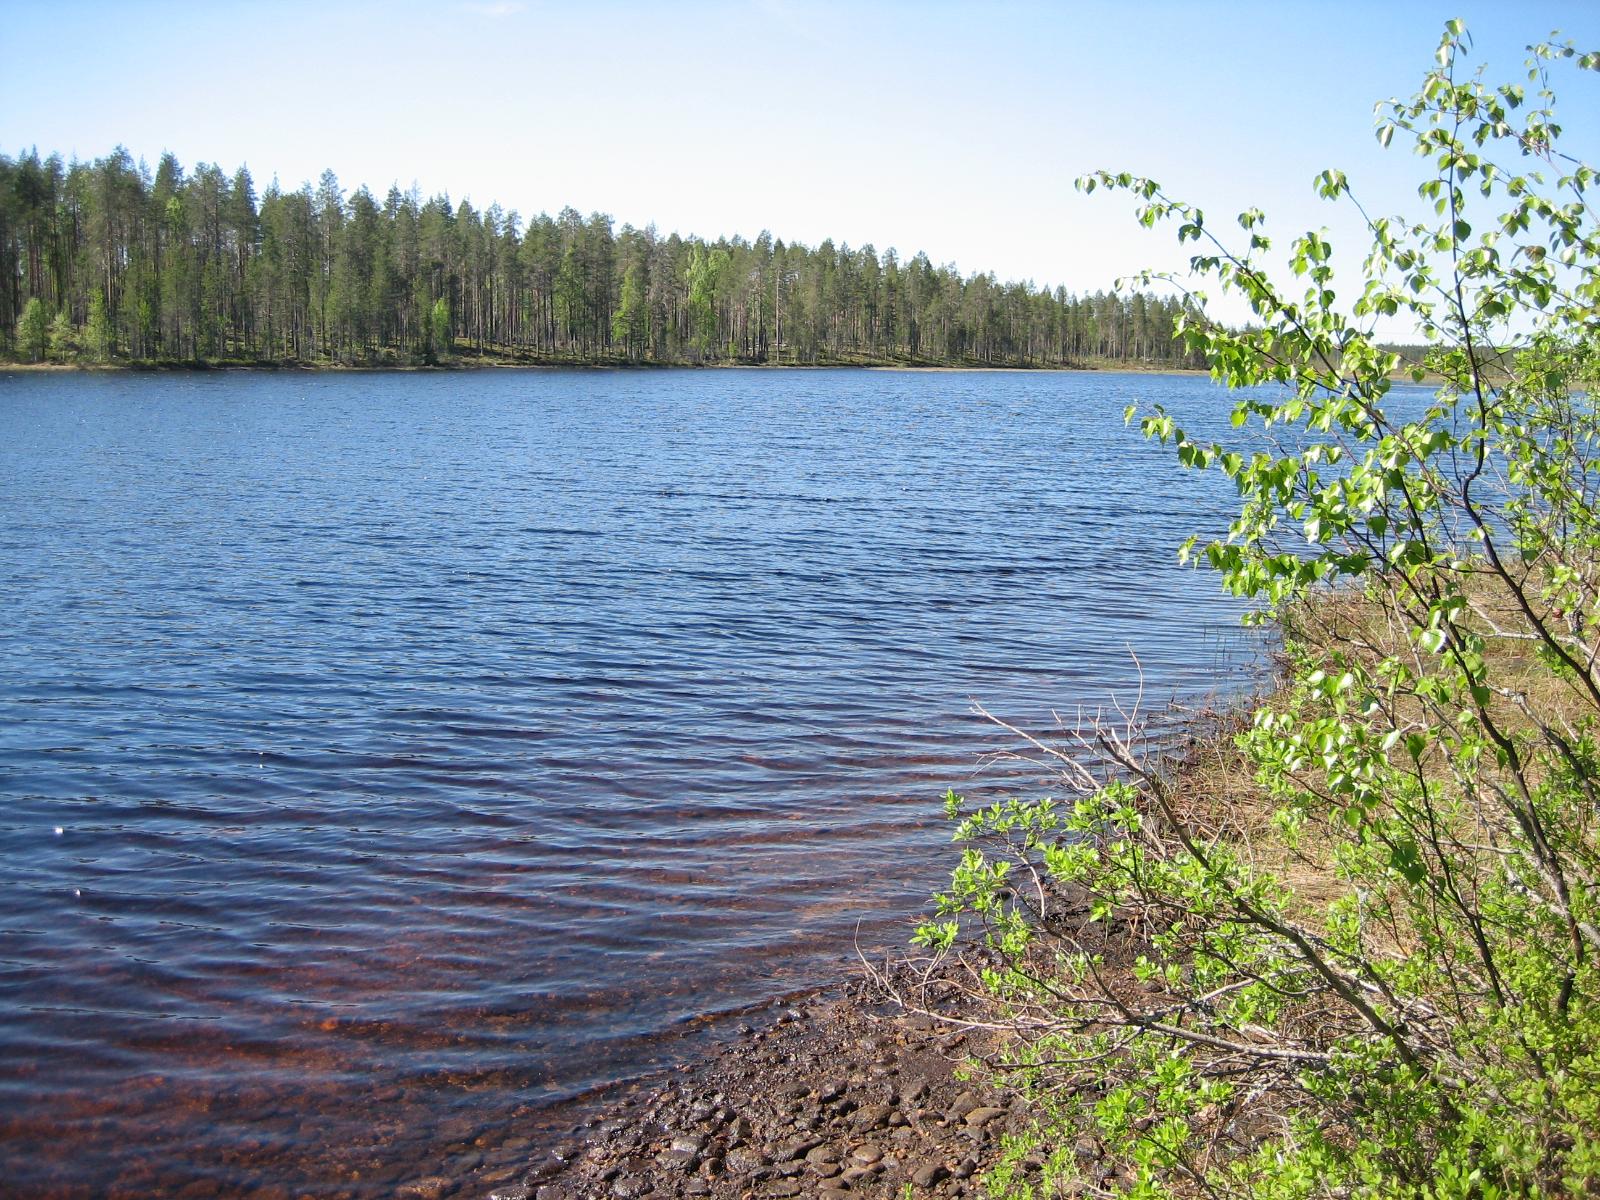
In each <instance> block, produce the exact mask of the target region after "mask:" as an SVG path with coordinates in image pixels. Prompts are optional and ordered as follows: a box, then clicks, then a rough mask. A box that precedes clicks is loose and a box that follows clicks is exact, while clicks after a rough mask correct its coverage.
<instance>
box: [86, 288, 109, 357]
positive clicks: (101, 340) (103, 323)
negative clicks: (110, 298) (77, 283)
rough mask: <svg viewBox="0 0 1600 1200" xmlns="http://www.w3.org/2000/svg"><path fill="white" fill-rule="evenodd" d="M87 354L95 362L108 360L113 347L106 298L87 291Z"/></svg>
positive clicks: (100, 294) (96, 292)
mask: <svg viewBox="0 0 1600 1200" xmlns="http://www.w3.org/2000/svg"><path fill="white" fill-rule="evenodd" d="M88 343H89V356H90V358H91V359H92V360H93V361H95V362H100V363H103V362H109V361H110V360H111V353H112V350H113V348H114V339H113V334H112V330H111V317H110V314H109V313H108V312H107V310H106V298H105V296H104V295H103V294H102V293H101V292H99V291H94V292H91V293H89V327H88Z"/></svg>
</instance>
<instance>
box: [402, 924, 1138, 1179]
mask: <svg viewBox="0 0 1600 1200" xmlns="http://www.w3.org/2000/svg"><path fill="white" fill-rule="evenodd" d="M1072 907H1073V908H1074V909H1076V910H1077V911H1079V912H1081V913H1082V926H1081V928H1082V931H1083V934H1084V936H1085V938H1086V939H1093V940H1094V941H1095V942H1096V943H1097V944H1098V945H1099V947H1100V948H1101V949H1102V951H1103V952H1104V955H1105V961H1106V965H1107V968H1108V969H1110V970H1119V969H1120V968H1121V967H1124V966H1125V965H1126V963H1127V962H1128V961H1129V951H1130V950H1131V949H1132V947H1133V943H1134V941H1135V940H1136V939H1134V938H1133V937H1131V936H1129V935H1130V931H1127V930H1120V931H1119V930H1118V928H1117V925H1118V923H1117V922H1115V921H1113V922H1110V923H1100V924H1095V925H1090V924H1089V923H1088V913H1087V906H1084V905H1079V904H1073V905H1072ZM872 975H873V976H874V977H872V978H869V977H868V972H866V971H859V970H858V971H857V972H856V973H855V975H854V976H853V977H851V978H850V979H848V980H846V981H843V982H841V983H839V984H837V985H835V986H833V987H830V988H827V989H824V990H821V991H818V992H815V993H811V994H809V995H807V996H805V997H803V998H801V999H799V1000H795V1001H792V1002H790V1003H786V1004H780V1005H773V1006H771V1007H769V1008H766V1009H764V1010H761V1011H760V1012H759V1013H755V1014H751V1015H749V1016H748V1017H747V1018H746V1020H745V1022H744V1023H743V1024H741V1025H740V1026H739V1027H738V1028H737V1030H736V1033H735V1036H734V1038H733V1039H732V1040H731V1041H730V1042H729V1043H728V1044H727V1045H725V1047H724V1048H723V1049H722V1050H721V1051H720V1052H719V1053H716V1054H714V1055H711V1056H708V1057H705V1058H702V1059H700V1060H697V1061H693V1062H690V1063H688V1064H686V1065H684V1066H682V1067H680V1068H678V1069H676V1070H674V1071H672V1072H669V1073H667V1074H666V1075H658V1076H655V1077H652V1078H648V1079H645V1080H641V1081H637V1082H633V1083H629V1084H625V1085H620V1086H619V1087H618V1088H616V1089H615V1090H613V1091H612V1092H611V1093H610V1094H608V1095H604V1096H602V1097H600V1098H598V1099H597V1100H596V1101H595V1102H594V1103H593V1104H591V1105H590V1106H588V1107H587V1108H586V1109H585V1110H584V1114H583V1119H580V1120H576V1121H575V1122H573V1123H571V1124H568V1125H566V1126H564V1127H563V1126H557V1127H550V1126H548V1125H547V1126H545V1127H544V1128H542V1129H540V1130H538V1131H534V1130H529V1131H528V1132H529V1133H530V1134H533V1135H534V1136H531V1137H529V1138H528V1140H527V1143H526V1145H527V1152H528V1153H531V1154H532V1155H533V1157H531V1158H528V1159H524V1160H522V1161H520V1162H517V1163H515V1164H511V1163H506V1162H504V1161H502V1162H500V1163H499V1164H498V1165H497V1166H496V1167H494V1168H493V1169H489V1170H480V1171H479V1172H476V1173H474V1175H473V1176H472V1177H471V1178H470V1179H461V1178H455V1179H451V1178H446V1177H444V1176H433V1177H428V1178H423V1179H418V1180H414V1181H412V1182H410V1183H408V1184H405V1185H403V1186H402V1187H401V1188H400V1189H399V1192H398V1195H399V1196H400V1197H401V1198H402V1200H443V1198H444V1197H447V1196H448V1197H468V1198H471V1200H600V1198H604V1197H616V1198H618V1200H686V1198H689V1197H696V1198H699V1197H705V1198H709V1200H765V1198H767V1197H814V1198H816V1200H864V1198H867V1197H885V1198H888V1197H893V1198H894V1200H904V1198H906V1197H912V1198H917V1200H956V1198H959V1197H977V1196H981V1195H984V1194H985V1193H984V1191H983V1188H982V1185H981V1182H980V1177H981V1174H982V1172H983V1171H984V1170H986V1169H987V1168H988V1167H990V1166H992V1165H993V1164H994V1163H995V1162H996V1161H997V1160H998V1158H999V1156H1000V1153H1001V1150H1002V1145H1003V1141H1004V1139H1005V1137H1006V1135H1007V1134H1008V1133H1011V1132H1015V1131H1018V1130H1020V1129H1022V1128H1024V1127H1025V1126H1026V1124H1027V1122H1028V1121H1029V1119H1030V1114H1029V1110H1028V1107H1027V1105H1026V1103H1025V1102H1024V1100H1023V1099H1022V1098H1021V1097H1020V1096H1019V1095H1018V1094H1017V1093H1016V1092H1013V1091H1010V1090H1008V1089H1006V1088H1005V1087H1003V1086H999V1085H997V1083H996V1080H997V1079H1000V1078H1003V1076H1002V1075H1000V1074H999V1073H997V1072H990V1071H987V1070H983V1069H979V1070H977V1071H972V1070H970V1069H969V1068H971V1066H972V1065H973V1063H974V1062H975V1061H983V1060H993V1059H1001V1060H1003V1059H1004V1058H1005V1053H1004V1049H1005V1047H1004V1043H1003V1041H1001V1040H1000V1036H999V1035H997V1034H994V1033H991V1032H990V1031H988V1030H987V1029H985V1028H984V1027H983V1025H982V1022H981V1020H979V1019H978V1018H980V1017H981V1015H982V1014H981V1011H980V1010H979V1009H978V1008H977V1007H976V1006H975V1005H974V1003H973V1001H972V999H971V997H970V994H969V993H968V991H967V989H966V988H965V987H964V986H963V985H962V982H961V980H962V978H964V977H966V972H965V970H964V968H962V967H959V966H956V965H955V964H947V965H946V967H945V968H944V969H943V970H942V971H940V972H937V973H934V974H933V975H931V976H928V975H919V974H915V973H914V972H911V971H910V970H909V969H908V968H907V967H905V966H903V965H902V966H898V967H886V968H885V969H884V971H883V973H882V974H879V973H878V972H876V971H874V972H872ZM891 992H893V993H895V994H897V995H899V996H901V997H905V996H909V995H915V996H916V1001H915V1007H914V1008H912V1007H908V1006H906V1005H902V1004H901V1003H897V1002H896V999H895V995H892V994H891ZM504 1133H505V1131H501V1132H500V1133H499V1134H498V1135H497V1136H499V1137H502V1138H503V1136H504ZM519 1141H520V1139H519ZM502 1144H505V1143H503V1142H502ZM1073 1151H1074V1153H1075V1155H1076V1156H1077V1157H1078V1159H1079V1162H1080V1165H1081V1167H1082V1170H1083V1173H1084V1176H1085V1177H1086V1178H1090V1179H1092V1178H1094V1177H1095V1175H1096V1171H1095V1163H1096V1161H1097V1160H1098V1158H1099V1152H1100V1148H1099V1145H1098V1143H1097V1142H1096V1141H1095V1139H1094V1138H1093V1137H1092V1136H1090V1135H1088V1134H1087V1133H1086V1134H1084V1135H1082V1136H1080V1137H1079V1138H1078V1139H1077V1140H1076V1141H1075V1142H1074V1144H1073ZM1041 1165H1042V1160H1037V1159H1024V1160H1023V1162H1022V1164H1021V1167H1020V1172H1019V1174H1018V1176H1017V1178H1019V1179H1027V1178H1028V1177H1029V1176H1030V1174H1033V1173H1036V1172H1037V1170H1038V1168H1039V1167H1040V1166H1041Z"/></svg>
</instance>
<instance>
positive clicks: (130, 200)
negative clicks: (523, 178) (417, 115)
mask: <svg viewBox="0 0 1600 1200" xmlns="http://www.w3.org/2000/svg"><path fill="white" fill-rule="evenodd" d="M1178 304H1179V302H1178V301H1177V300H1175V299H1171V298H1164V297H1156V296H1149V295H1142V294H1133V295H1113V294H1107V293H1104V292H1096V293H1094V294H1092V295H1079V294H1074V293H1073V292H1071V291H1069V290H1068V289H1066V288H1065V287H1055V288H1048V287H1040V286H1036V285H1034V284H1033V283H1031V282H1030V283H1000V282H999V281H998V280H996V278H995V276H994V275H992V274H973V275H965V276H964V275H962V274H961V273H960V272H959V271H958V270H957V269H956V268H955V267H953V266H949V265H946V266H935V265H934V264H933V263H932V261H930V259H929V258H928V256H927V255H926V254H921V253H919V254H917V255H916V256H915V257H913V258H911V259H909V260H906V261H902V260H901V259H900V258H899V257H898V256H897V254H896V253H895V251H894V250H892V249H891V250H888V251H885V252H884V253H882V254H879V253H878V252H877V251H876V250H875V249H874V248H873V247H872V246H870V245H869V246H862V247H859V248H856V249H852V248H850V247H849V246H846V245H843V244H840V245H835V244H834V243H833V242H832V241H824V242H823V243H822V244H821V245H819V246H814V247H813V246H804V245H801V244H799V243H797V242H787V243H786V242H784V241H782V240H779V239H774V238H773V237H772V236H771V235H770V234H767V233H762V234H761V235H760V236H759V237H758V238H756V239H755V240H754V241H747V240H745V239H744V238H740V237H733V238H720V239H718V240H716V241H707V240H704V239H701V238H698V237H682V236H679V235H678V234H676V233H674V234H670V235H668V236H665V237H663V236H661V235H659V234H658V233H657V232H656V231H655V229H654V228H653V227H652V228H647V229H634V228H633V227H631V226H628V225H624V226H623V227H622V228H621V229H620V230H618V229H615V228H613V222H612V219H611V218H610V217H608V216H604V215H602V214H599V213H595V214H593V215H591V216H589V217H583V216H580V215H579V214H578V213H577V212H575V211H573V210H572V209H570V208H568V209H565V210H563V211H562V212H561V213H560V214H559V215H558V216H555V217H550V216H546V215H543V214H541V215H540V216H537V217H534V218H532V219H531V220H528V221H523V220H522V219H520V218H519V217H518V215H517V214H516V213H515V212H507V211H503V210H502V209H501V208H500V207H499V206H498V205H490V206H489V207H488V208H484V209H476V208H474V207H473V206H472V205H471V204H469V203H466V202H464V201H463V202H461V203H458V204H452V202H451V201H450V200H449V198H448V197H446V196H435V197H434V198H432V199H430V200H426V201H423V200H421V199H420V198H419V196H418V195H417V194H416V193H415V191H412V192H402V191H400V190H399V189H398V188H395V187H391V188H390V189H389V192H388V194H387V195H386V196H385V197H384V198H383V199H382V200H381V201H380V200H379V199H378V198H377V197H376V196H375V195H373V193H371V192H370V191H368V190H367V189H366V188H365V187H363V188H359V189H357V190H356V191H355V192H354V193H352V194H350V195H346V194H345V193H344V191H343V190H342V189H341V187H340V185H339V182H338V180H337V178H336V177H335V176H334V175H333V173H332V172H325V173H324V174H323V176H322V179H321V181H320V183H319V184H318V185H317V186H316V187H312V186H311V185H310V184H306V185H304V186H302V187H300V188H299V189H297V190H293V191H285V190H282V189H281V188H279V186H278V185H277V183H276V182H274V183H273V184H272V185H270V186H269V187H267V188H266V190H265V191H264V192H262V193H260V194H259V196H258V194H257V191H256V188H255V185H254V183H253V182H252V180H251V177H250V174H249V172H248V171H247V170H245V169H243V168H241V169H240V170H237V171H235V172H234V173H233V174H232V175H231V176H230V175H228V174H226V173H225V172H224V171H223V170H222V169H220V168H219V167H217V166H214V165H208V164H204V163H202V164H200V165H198V166H196V167H195V168H194V169H193V170H192V171H185V170H184V169H183V168H182V167H181V166H180V165H179V163H178V161H177V160H176V159H175V158H174V157H173V156H172V155H170V154H168V155H164V156H163V157H162V158H161V160H160V162H159V164H158V165H157V166H156V168H155V170H154V171H153V172H152V171H150V170H149V168H148V167H147V166H146V165H145V164H144V163H143V162H139V163H135V162H134V160H133V159H132V157H131V156H130V155H129V153H128V152H127V151H126V150H123V149H121V148H119V149H117V150H116V151H115V152H113V153H112V154H110V155H108V156H107V157H105V158H102V159H99V160H97V161H95V162H77V161H74V162H72V163H70V164H68V163H64V162H63V161H62V159H61V158H60V157H59V156H54V155H52V156H50V157H48V158H40V156H39V154H38V152H37V151H32V152H28V153H24V154H21V155H19V156H18V157H17V158H15V159H12V158H9V157H6V156H3V155H0V356H3V357H4V358H7V359H9V360H11V361H20V362H63V363H74V362H76V363H125V364H141V363H143V364H161V363H171V364H182V363H191V364H202V363H219V364H220V363H260V364H266V363H299V364H307V365H336V364H342V365H351V366H361V365H369V366H372V365H375V366H383V365H390V366H407V365H422V364H435V363H462V362H473V361H494V362H512V363H518V362H526V363H596V364H600V363H614V364H623V363H640V364H715V363H748V364H761V363H772V364H797V365H799V364H819V365H820V364H905V365H927V366H939V365H947V366H996V367H1064V366H1085V365H1093V364H1095V363H1097V362H1114V363H1148V364H1151V365H1157V366H1188V365H1199V364H1198V363H1191V362H1189V361H1188V359H1187V358H1186V356H1185V352H1184V350H1183V347H1182V345H1181V343H1179V342H1178V341H1177V340H1176V339H1175V338H1174V337H1173V334H1172V328H1173V318H1174V316H1175V315H1176V314H1177V311H1178Z"/></svg>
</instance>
